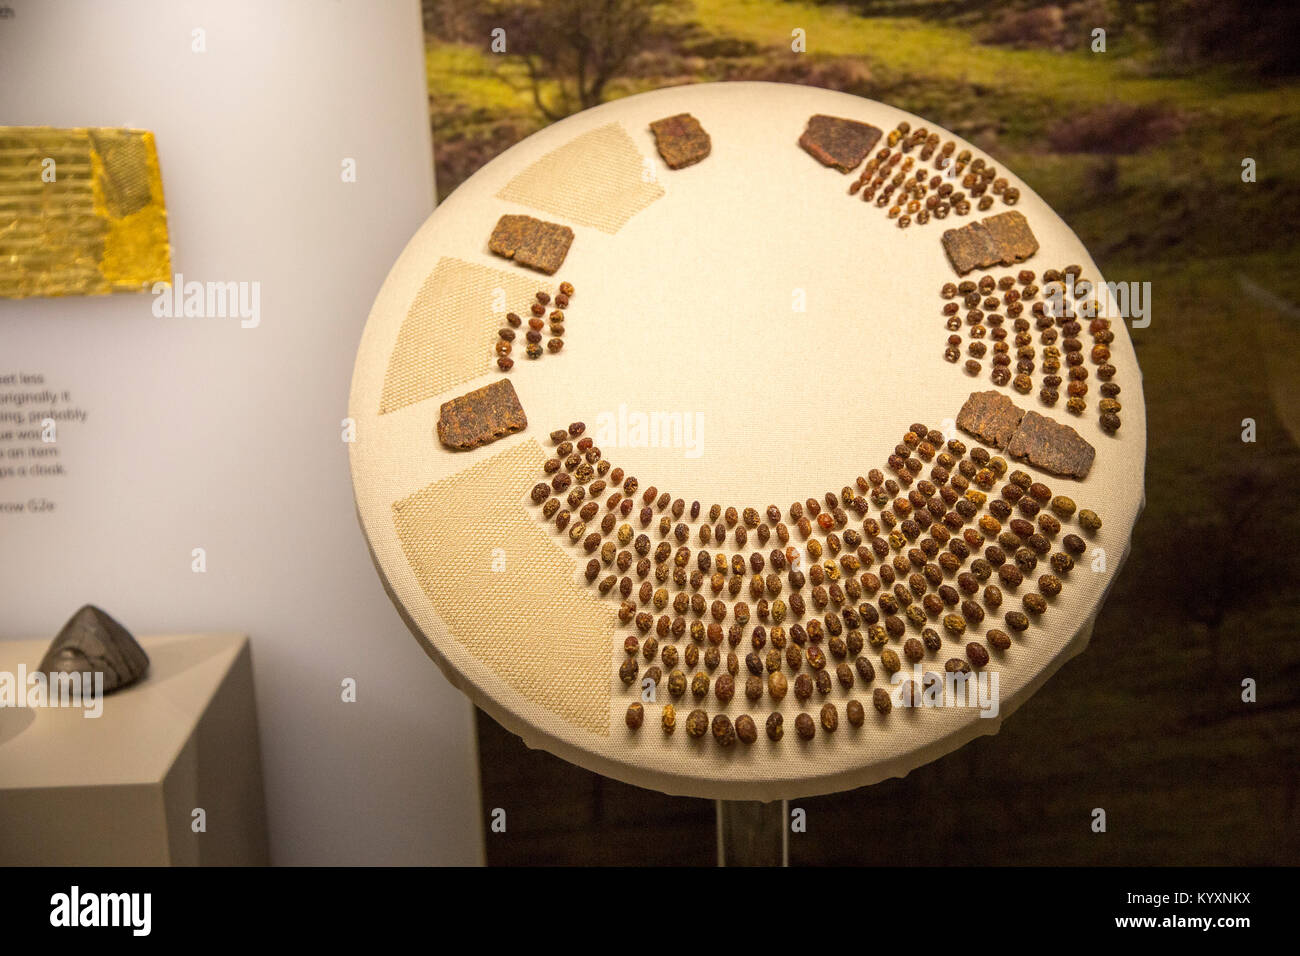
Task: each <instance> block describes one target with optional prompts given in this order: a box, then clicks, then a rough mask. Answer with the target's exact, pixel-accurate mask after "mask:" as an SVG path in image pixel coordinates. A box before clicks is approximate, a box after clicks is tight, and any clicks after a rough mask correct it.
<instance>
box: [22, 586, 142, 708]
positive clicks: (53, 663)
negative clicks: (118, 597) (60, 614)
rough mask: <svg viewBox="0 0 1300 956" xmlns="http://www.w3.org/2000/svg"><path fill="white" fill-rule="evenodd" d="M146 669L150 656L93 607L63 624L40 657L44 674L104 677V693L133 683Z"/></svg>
mask: <svg viewBox="0 0 1300 956" xmlns="http://www.w3.org/2000/svg"><path fill="white" fill-rule="evenodd" d="M148 669H149V655H148V654H146V653H145V652H144V648H143V647H141V646H140V645H139V644H138V643H137V642H136V639H135V638H134V637H132V636H131V634H130V632H129V631H127V629H126V628H124V627H123V626H122V625H121V624H119V623H117V621H115V620H113V619H112V618H111V617H109V616H108V615H107V614H105V613H104V612H103V611H101V610H100V609H99V608H97V607H95V606H94V605H93V604H87V605H86V606H85V607H83V608H82V609H81V610H80V611H78V612H77V613H76V614H74V615H72V619H71V620H69V621H68V623H67V624H65V625H63V630H61V631H59V636H58V637H56V638H55V639H54V641H53V643H51V644H50V647H49V650H47V651H46V652H45V656H44V657H42V658H41V671H43V672H44V673H47V674H48V673H63V674H72V673H82V674H84V673H85V672H86V671H90V672H92V673H96V674H100V673H102V674H103V675H104V693H106V694H107V693H111V692H112V691H115V690H119V689H121V688H123V687H126V686H127V685H128V684H134V683H135V682H136V681H137V680H139V679H140V678H141V677H143V676H144V672H145V671H146V670H148Z"/></svg>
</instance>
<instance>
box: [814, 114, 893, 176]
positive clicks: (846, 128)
mask: <svg viewBox="0 0 1300 956" xmlns="http://www.w3.org/2000/svg"><path fill="white" fill-rule="evenodd" d="M879 141H880V130H878V129H876V127H874V126H871V125H869V124H867V123H859V122H857V121H856V120H847V119H841V118H840V117H838V116H827V115H825V114H824V113H818V114H816V115H815V116H811V117H809V119H808V127H807V129H805V130H804V131H803V135H802V136H800V137H799V145H800V146H802V147H803V148H804V149H805V150H806V151H807V152H808V154H809V155H811V156H813V157H815V158H816V159H817V161H818V162H820V163H821V164H822V165H823V166H834V167H835V168H836V169H838V170H839V171H840V172H842V173H847V172H849V171H850V170H852V169H854V168H855V167H856V166H857V165H858V164H859V163H861V162H862V161H863V160H864V159H866V158H867V154H868V153H869V152H871V148H872V147H873V146H875V145H876V143H878V142H879Z"/></svg>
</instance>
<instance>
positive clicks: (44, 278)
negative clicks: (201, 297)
mask: <svg viewBox="0 0 1300 956" xmlns="http://www.w3.org/2000/svg"><path fill="white" fill-rule="evenodd" d="M155 282H168V283H170V282H171V254H170V250H169V247H168V243H167V207H166V205H165V204H164V202H163V190H162V174H161V173H160V171H159V168H158V151H157V148H156V147H155V145H154V138H153V133H150V132H149V131H148V130H138V129H103V128H95V129H55V128H53V127H48V126H0V298H10V299H21V298H26V297H28V296H62V295H105V294H107V293H110V292H147V291H149V290H150V289H151V287H152V286H153V284H154V283H155Z"/></svg>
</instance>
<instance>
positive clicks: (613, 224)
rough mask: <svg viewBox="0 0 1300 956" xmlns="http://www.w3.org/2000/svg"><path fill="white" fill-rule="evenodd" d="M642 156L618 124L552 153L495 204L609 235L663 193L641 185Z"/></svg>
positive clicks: (650, 185) (655, 187)
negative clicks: (508, 204)
mask: <svg viewBox="0 0 1300 956" xmlns="http://www.w3.org/2000/svg"><path fill="white" fill-rule="evenodd" d="M644 164H645V156H643V155H642V153H641V151H640V150H638V149H637V148H636V144H635V143H634V142H632V137H630V136H629V135H628V134H627V131H626V130H624V129H623V127H622V126H621V125H620V124H618V123H610V124H609V125H607V126H601V127H598V128H596V129H593V130H591V131H590V132H587V133H583V134H582V135H581V136H579V137H578V138H577V139H575V140H573V141H572V142H569V143H566V144H565V145H563V146H561V147H560V148H559V149H554V150H551V152H549V153H547V154H546V155H545V156H543V157H542V158H541V159H539V160H537V161H536V162H535V163H533V164H532V165H530V166H529V167H528V168H527V169H525V170H524V171H523V172H521V173H520V174H519V175H518V176H516V177H515V178H514V179H512V180H510V182H508V183H506V185H505V187H504V188H503V189H502V190H501V191H500V192H499V193H497V198H498V199H504V200H506V201H508V202H514V203H518V204H519V205H521V206H528V207H529V208H531V209H538V210H541V211H542V212H547V213H550V214H551V215H554V216H558V217H559V218H561V219H563V220H565V221H566V222H576V223H578V224H579V225H583V226H591V227H592V228H594V229H599V230H600V231H601V232H605V233H609V234H610V235H613V234H614V233H616V232H618V231H619V230H620V229H622V228H623V227H624V226H626V225H627V223H628V220H630V219H631V218H632V217H633V216H635V215H636V214H637V213H639V212H640V211H641V210H642V209H644V208H646V206H649V205H650V204H651V203H652V202H654V201H655V200H656V199H659V198H660V197H662V196H663V194H664V189H663V187H662V186H660V185H659V184H658V183H654V182H645V180H644V179H643V178H642V172H643V170H644V168H645V166H644Z"/></svg>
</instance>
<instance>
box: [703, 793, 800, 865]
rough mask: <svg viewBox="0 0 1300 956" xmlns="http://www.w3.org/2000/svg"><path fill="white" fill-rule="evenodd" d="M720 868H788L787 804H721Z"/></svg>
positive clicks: (719, 806)
mask: <svg viewBox="0 0 1300 956" xmlns="http://www.w3.org/2000/svg"><path fill="white" fill-rule="evenodd" d="M716 802H717V807H718V866H789V865H790V811H789V803H788V802H787V801H785V800H774V801H773V802H771V803H760V802H759V801H757V800H718V801H716Z"/></svg>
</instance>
